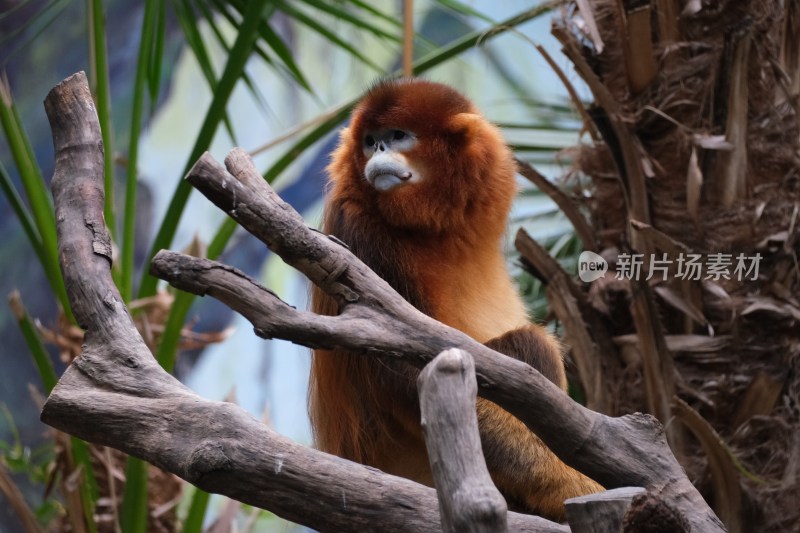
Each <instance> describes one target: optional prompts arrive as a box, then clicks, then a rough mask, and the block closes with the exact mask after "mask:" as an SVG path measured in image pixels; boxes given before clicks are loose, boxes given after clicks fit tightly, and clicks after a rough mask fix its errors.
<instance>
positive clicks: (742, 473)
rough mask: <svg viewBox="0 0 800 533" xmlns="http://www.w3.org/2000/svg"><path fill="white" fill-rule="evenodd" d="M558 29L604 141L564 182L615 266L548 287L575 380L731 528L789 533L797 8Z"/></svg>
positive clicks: (797, 195)
mask: <svg viewBox="0 0 800 533" xmlns="http://www.w3.org/2000/svg"><path fill="white" fill-rule="evenodd" d="M564 13H565V16H564V18H563V20H561V21H560V22H557V23H556V24H555V25H554V29H553V32H554V34H555V35H556V37H557V38H558V39H559V40H560V41H561V42H562V44H563V46H564V52H565V54H566V55H567V57H568V58H569V59H570V60H571V61H572V62H573V64H574V67H575V70H576V71H577V72H578V74H579V75H580V77H581V78H582V79H583V81H584V82H585V83H586V84H587V85H588V87H589V89H590V90H591V92H592V95H593V97H594V102H593V104H592V105H591V106H590V107H589V108H588V109H587V110H586V113H582V114H583V115H584V116H588V117H591V122H587V124H586V125H585V127H586V128H587V129H588V130H589V132H590V133H593V135H592V137H593V138H594V137H596V138H598V139H599V140H597V141H594V142H591V143H589V144H584V145H581V146H580V147H578V149H577V157H576V165H575V167H576V168H575V170H574V172H573V173H571V175H569V176H567V179H566V182H565V185H566V186H567V188H568V189H570V190H572V191H574V192H575V193H576V194H575V202H576V203H580V204H581V207H582V208H583V209H584V210H585V211H584V212H586V213H588V215H589V217H590V222H591V227H592V229H593V235H591V236H590V237H589V238H586V237H583V240H584V246H585V247H586V249H587V250H591V251H594V252H596V253H598V254H600V255H601V256H602V257H603V258H604V259H605V260H606V261H608V264H609V269H608V272H606V274H605V275H604V276H603V277H601V278H600V279H598V280H597V281H593V282H591V283H583V282H580V281H573V280H568V282H567V283H564V280H563V279H561V278H560V276H561V273H558V275H557V276H556V275H549V276H548V275H542V276H541V277H543V278H544V281H546V282H549V283H550V285H549V288H548V297H549V298H550V300H551V303H552V304H553V306H552V307H553V310H554V313H555V315H556V316H557V317H558V318H559V320H560V321H561V322H563V324H564V329H565V335H566V337H567V339H566V340H567V343H568V344H570V345H572V346H573V347H576V346H581V347H584V349H582V350H580V351H579V350H577V349H573V353H572V358H573V359H574V360H575V362H576V365H575V366H576V368H577V369H578V372H577V374H578V375H577V378H578V380H579V381H580V383H581V385H582V386H583V388H584V390H585V391H586V397H587V398H589V399H594V400H593V401H594V404H595V408H600V409H602V410H605V411H607V412H609V413H610V414H615V415H616V414H622V413H628V412H633V411H646V412H649V413H651V414H653V415H654V416H656V417H658V418H659V419H660V420H661V421H662V423H664V424H665V427H666V431H667V433H668V437H669V440H670V444H671V445H672V446H673V449H674V451H675V452H676V455H677V456H678V457H679V458H681V460H682V463H683V465H684V467H685V468H686V469H687V472H688V473H689V475H690V479H695V480H696V483H697V484H698V486H699V487H700V488H701V490H702V491H703V493H704V494H705V495H706V497H707V499H708V500H709V501H710V502H711V503H712V505H713V506H714V509H715V511H716V512H717V514H718V515H719V516H720V518H721V519H722V520H723V522H724V523H725V525H726V526H727V527H728V529H729V531H731V532H737V531H767V530H769V531H797V529H798V527H800V525H799V524H800V507H798V505H797V502H798V501H800V276H798V274H799V273H800V269H798V251H800V243H799V242H798V235H799V234H800V231H798V226H799V225H800V216H798V215H799V212H800V157H799V156H798V154H800V151H799V149H800V120H799V119H798V116H799V115H798V97H799V96H800V2H798V1H797V0H783V1H781V0H751V1H749V2H742V1H739V0H720V1H716V2H708V1H701V0H687V1H678V0H651V1H650V2H648V1H646V0H594V1H588V0H579V1H576V2H574V4H572V5H569V6H568V7H567V8H565V11H564ZM578 105H580V104H578ZM584 233H585V232H584ZM587 241H588V242H587ZM639 254H640V255H639ZM523 256H524V258H525V259H526V260H527V261H528V262H530V263H531V264H533V266H534V267H536V270H537V272H539V274H540V275H541V273H542V272H547V271H546V270H544V269H543V268H542V266H543V262H542V259H541V257H540V256H539V255H538V254H537V253H531V252H530V250H528V252H527V253H523ZM637 259H640V260H641V273H640V274H639V275H638V276H636V275H633V274H634V272H633V271H632V270H631V269H630V268H628V267H631V265H632V264H635V263H636V261H637ZM693 265H699V267H700V270H699V271H695V270H692V268H693ZM651 267H652V268H651ZM551 274H552V273H551ZM648 277H650V279H647V278H648ZM556 278H558V279H556ZM565 302H566V303H565ZM570 302H571V303H572V304H574V306H575V309H578V310H579V312H578V314H577V316H578V319H577V320H576V314H575V313H574V312H573V313H570V312H569V308H570V306H569V305H567V304H569V303H570ZM601 329H602V330H603V331H602V334H601V333H599V330H601ZM587 339H589V340H590V344H589V346H590V348H585V347H586V346H587ZM609 339H610V341H609ZM587 358H592V361H591V364H590V363H589V362H587V360H586V359H587ZM598 358H599V360H598ZM587 368H591V369H595V370H593V371H592V372H594V373H592V372H589V371H586V370H582V369H587ZM597 369H599V370H597ZM597 371H599V372H600V373H601V375H602V379H597V374H596V372H597ZM607 397H610V398H611V399H610V400H603V401H599V400H597V399H598V398H607Z"/></svg>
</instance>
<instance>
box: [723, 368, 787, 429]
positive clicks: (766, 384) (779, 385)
mask: <svg viewBox="0 0 800 533" xmlns="http://www.w3.org/2000/svg"><path fill="white" fill-rule="evenodd" d="M785 381H786V379H785V378H782V379H776V378H775V377H773V376H770V375H769V374H767V373H766V372H759V373H758V375H756V377H755V378H753V381H752V382H750V386H749V387H747V392H746V393H745V395H744V398H742V401H741V403H740V404H739V408H738V409H737V410H736V418H735V419H734V421H733V427H734V428H738V427H739V426H741V425H742V424H744V423H745V422H747V421H748V420H750V419H751V418H753V417H754V416H758V415H768V414H770V413H771V412H772V410H773V409H774V408H775V404H776V403H777V402H778V398H779V397H780V395H781V389H783V384H784V382H785Z"/></svg>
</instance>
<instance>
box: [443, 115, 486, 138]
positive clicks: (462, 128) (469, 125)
mask: <svg viewBox="0 0 800 533" xmlns="http://www.w3.org/2000/svg"><path fill="white" fill-rule="evenodd" d="M483 122H484V120H483V117H481V116H480V115H478V114H476V113H458V114H456V115H453V116H452V117H451V118H450V122H449V124H448V130H449V131H450V132H452V133H454V134H456V135H459V136H462V137H463V138H464V139H465V140H470V139H471V138H472V137H473V136H474V135H476V134H477V133H478V132H479V131H480V130H481V128H482V126H483Z"/></svg>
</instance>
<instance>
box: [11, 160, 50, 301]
mask: <svg viewBox="0 0 800 533" xmlns="http://www.w3.org/2000/svg"><path fill="white" fill-rule="evenodd" d="M0 188H2V190H3V194H5V196H6V198H7V199H8V203H9V204H11V209H13V210H14V214H15V215H16V216H17V220H19V222H20V224H21V225H22V230H23V231H24V232H25V235H26V236H27V237H28V241H29V242H30V243H31V246H33V251H34V252H36V257H37V258H38V259H39V263H41V264H42V266H44V265H46V264H47V254H46V253H45V251H44V246H43V245H42V238H41V237H40V236H39V230H37V229H36V224H35V222H34V221H33V218H32V217H31V214H30V212H29V211H28V208H27V207H26V206H25V203H24V202H23V200H22V197H21V196H20V195H19V193H18V192H17V189H16V187H14V183H13V182H12V181H11V176H9V175H8V172H6V167H4V166H3V163H2V162H0ZM52 274H53V273H52V271H51V270H49V269H47V268H45V275H47V280H48V281H49V282H50V286H51V287H55V285H56V284H57V283H58V281H59V280H57V279H52Z"/></svg>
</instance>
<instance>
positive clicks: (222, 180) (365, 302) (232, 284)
mask: <svg viewBox="0 0 800 533" xmlns="http://www.w3.org/2000/svg"><path fill="white" fill-rule="evenodd" d="M45 105H46V108H47V112H48V116H49V117H50V120H51V125H52V128H53V138H54V145H55V150H56V160H57V166H56V173H55V176H54V178H53V194H54V200H55V204H56V209H57V220H58V234H59V257H60V259H61V266H62V269H63V272H64V278H65V280H66V283H67V287H68V294H69V297H70V302H71V304H72V306H73V310H74V311H75V315H76V317H77V318H78V320H79V323H80V324H81V325H82V326H83V327H84V328H86V330H87V332H86V339H85V345H84V349H83V352H82V354H81V355H80V357H78V359H76V361H75V362H74V363H73V364H72V365H71V366H70V367H69V368H68V369H67V371H66V372H65V373H64V375H63V376H62V378H61V380H60V381H59V383H58V385H57V386H56V387H55V389H54V390H53V392H52V394H51V395H50V397H49V398H48V400H47V402H46V404H45V406H44V409H43V412H42V420H43V421H44V422H46V423H48V424H50V425H52V426H54V427H56V428H58V429H60V430H62V431H66V432H68V433H71V434H73V435H76V436H78V437H80V438H82V439H85V440H88V441H91V442H95V443H99V444H103V445H107V446H112V447H114V448H117V449H120V450H122V451H124V452H126V453H129V454H131V455H134V456H136V457H140V458H142V459H145V460H147V461H149V462H151V463H153V464H155V465H156V466H158V467H160V468H163V469H165V470H167V471H170V472H173V473H175V474H177V475H179V476H180V477H182V478H183V479H186V480H188V481H190V482H191V483H194V484H195V485H197V486H199V487H200V488H202V489H204V490H208V491H211V492H217V493H221V494H225V495H227V496H230V497H232V498H235V499H237V500H240V501H243V502H245V503H248V504H251V505H255V506H258V507H262V508H265V509H269V510H270V511H272V512H274V513H276V514H278V515H280V516H282V517H284V518H287V519H289V520H293V521H296V522H299V523H302V524H306V525H309V526H311V527H314V528H316V529H321V530H326V531H337V530H344V531H378V530H379V531H382V532H388V531H409V530H416V531H437V530H440V528H441V526H440V522H439V511H438V508H437V502H436V497H435V493H434V491H433V489H429V488H426V487H423V486H421V485H418V484H415V483H413V482H411V481H408V480H404V479H400V478H397V477H393V476H389V475H386V474H383V473H381V472H379V471H377V470H375V469H373V468H368V467H365V466H361V465H357V464H354V463H351V462H349V461H345V460H342V459H339V458H336V457H333V456H331V455H327V454H324V453H321V452H317V451H314V450H311V449H308V448H305V447H303V446H299V445H297V444H295V443H293V442H291V441H290V440H288V439H286V438H284V437H282V436H280V435H277V434H276V433H274V432H273V431H271V430H269V429H268V428H267V427H265V426H263V425H261V424H259V423H258V422H257V421H256V420H255V419H253V418H252V417H250V416H249V415H247V414H246V413H245V412H244V411H243V410H241V409H240V408H239V407H237V406H235V405H231V404H226V403H218V402H210V401H206V400H203V399H201V398H199V397H198V396H196V395H195V394H193V393H192V392H191V391H190V390H188V389H187V388H186V387H184V386H183V385H181V384H180V383H179V382H177V381H176V380H175V379H173V378H172V377H171V376H170V375H168V374H167V373H166V372H164V371H163V370H162V369H161V368H160V367H159V366H158V365H157V363H156V361H155V360H154V359H153V357H152V356H151V354H150V352H149V351H148V349H147V347H146V346H145V344H144V342H143V341H142V339H141V337H140V336H139V335H138V333H137V332H136V329H135V328H134V325H133V322H132V321H131V317H130V315H129V314H128V311H127V309H126V308H125V305H124V303H123V301H122V300H121V298H120V296H119V293H118V292H117V289H116V287H115V286H114V284H113V282H112V280H111V276H110V261H109V257H110V241H109V238H108V233H107V231H106V229H105V227H104V224H103V218H102V206H103V191H102V175H103V171H102V143H101V142H100V134H99V127H98V126H97V117H96V114H95V111H94V107H93V105H92V101H91V96H90V93H89V90H88V86H87V85H86V80H85V76H84V75H83V74H78V75H74V76H72V77H70V78H68V79H67V80H65V81H64V82H62V83H61V84H59V85H58V86H56V88H54V89H53V91H52V92H51V93H50V95H48V98H47V101H46V104H45ZM226 165H227V169H228V170H227V171H226V169H225V168H223V167H222V166H221V165H219V164H218V163H216V161H214V160H213V159H212V158H211V157H210V156H209V155H208V154H206V155H204V156H203V157H202V158H201V159H200V160H199V161H198V163H197V164H196V165H195V167H194V168H193V169H192V171H191V172H190V174H189V176H188V177H187V179H188V180H189V181H190V182H191V183H192V184H193V185H194V186H195V187H197V188H198V189H199V190H201V192H203V194H205V195H206V196H207V197H209V198H210V199H211V200H212V201H213V202H214V203H215V204H217V205H218V206H219V207H220V208H222V209H223V210H225V212H227V213H228V214H230V215H231V216H232V217H233V218H234V219H236V220H237V221H238V222H239V223H240V224H242V225H243V226H244V227H245V228H246V229H248V231H250V232H251V233H253V234H254V235H256V236H257V237H259V238H260V239H261V240H262V241H264V242H265V243H266V244H267V245H268V246H269V247H270V248H271V249H272V250H273V251H274V252H276V253H277V254H278V255H280V256H281V257H282V258H283V259H284V260H285V261H286V262H287V263H289V264H291V265H293V266H295V267H296V268H297V269H298V270H300V271H301V272H303V273H304V274H305V275H306V276H307V277H308V278H309V279H310V280H311V281H313V282H314V283H316V284H317V285H319V286H320V287H321V288H322V289H323V290H325V291H326V292H328V293H329V294H331V295H333V296H334V297H335V298H337V299H338V300H339V302H340V304H341V307H342V312H341V314H340V315H339V316H336V317H323V316H316V315H313V314H311V313H307V312H302V311H297V310H295V309H293V308H292V307H290V306H288V305H286V304H285V303H284V302H282V301H281V300H280V299H278V298H277V297H276V296H275V294H274V293H271V292H270V291H269V290H268V289H266V288H264V287H262V286H261V285H259V284H258V283H257V282H255V281H253V280H251V279H249V278H248V277H247V276H245V275H244V274H242V273H241V272H239V271H237V270H235V269H233V268H230V267H227V266H224V265H221V264H219V263H216V262H213V261H208V260H204V259H198V258H193V257H189V256H185V255H181V254H175V253H172V252H163V251H162V252H161V253H159V255H158V256H157V257H156V258H155V259H154V261H153V265H152V271H153V272H154V273H156V274H157V275H159V276H161V277H162V278H163V279H167V280H168V281H170V282H171V283H173V284H174V285H176V286H178V287H180V288H183V289H185V290H188V291H190V292H193V293H196V294H211V295H212V296H214V297H216V298H219V299H220V300H221V301H223V302H225V303H227V304H229V305H230V306H231V307H233V308H234V309H236V310H238V311H239V312H241V313H242V314H243V315H244V316H245V317H246V318H248V319H249V320H250V321H251V322H252V323H253V325H254V326H255V331H256V333H257V334H259V335H261V336H264V337H278V338H283V339H287V340H291V341H294V342H298V343H301V344H305V345H310V346H324V347H328V348H332V347H343V348H347V349H349V350H354V351H358V352H361V353H364V354H365V356H366V357H377V356H379V357H389V358H401V359H403V360H405V361H408V362H410V363H413V364H415V365H418V366H420V367H422V366H424V365H425V364H426V363H428V362H430V361H431V360H433V358H434V357H435V356H436V355H438V354H439V353H440V352H442V351H444V350H445V349H448V348H459V349H462V350H464V351H467V352H468V353H470V354H471V355H472V356H473V358H474V361H475V374H476V378H477V383H478V387H479V394H480V395H481V396H483V397H485V398H487V399H489V400H491V401H493V402H495V403H497V404H498V405H500V406H501V407H503V408H504V409H506V410H508V411H509V412H510V413H512V414H513V415H515V416H516V417H518V418H519V419H520V420H522V421H523V422H524V423H525V424H526V425H527V426H528V427H529V428H530V429H532V430H533V431H535V432H536V433H537V435H539V437H540V438H541V439H542V440H543V441H544V442H545V443H546V444H547V445H548V446H549V447H550V448H551V449H552V450H554V451H555V453H556V454H557V455H558V456H559V457H560V458H561V459H562V460H563V461H564V462H566V463H567V464H569V465H570V466H572V467H574V468H576V469H578V470H580V471H582V472H584V473H585V474H587V475H589V476H591V477H592V478H594V479H595V480H597V481H598V482H600V483H602V484H603V485H605V486H606V487H609V488H611V487H620V486H627V485H633V486H642V487H646V488H647V489H648V490H657V493H658V495H659V497H661V498H663V499H665V500H668V501H669V502H670V504H671V506H672V507H673V508H674V509H676V510H677V511H678V512H679V513H681V514H683V515H684V516H685V517H686V519H687V520H688V523H689V524H690V525H691V528H692V530H694V531H722V530H723V528H722V525H721V523H720V522H719V520H718V519H717V518H716V516H714V514H713V512H712V511H711V510H710V509H709V507H708V505H707V504H706V503H705V501H704V500H703V499H702V497H701V496H700V494H699V493H698V492H697V490H696V489H695V488H694V487H693V486H692V484H691V483H690V482H689V480H688V479H687V478H686V476H685V474H684V473H683V470H682V469H681V467H680V465H679V464H678V462H677V461H676V460H675V458H674V456H673V455H672V453H671V452H670V450H669V448H668V446H667V444H666V442H665V440H664V437H663V430H662V428H661V426H660V424H658V422H657V421H656V420H655V419H653V418H652V417H650V416H647V415H642V414H634V415H629V416H624V417H620V418H610V417H607V416H604V415H600V414H598V413H596V412H593V411H590V410H588V409H586V408H584V407H582V406H581V405H579V404H577V403H575V402H574V401H572V400H571V399H570V398H569V397H568V396H567V395H566V394H564V393H563V392H562V391H561V390H560V389H559V388H558V387H556V386H555V385H553V384H552V383H551V382H550V381H549V380H547V379H546V378H544V377H543V376H542V375H541V374H539V373H538V372H537V371H536V370H534V369H533V368H531V367H530V366H528V365H526V364H524V363H522V362H520V361H517V360H514V359H511V358H508V357H505V356H503V355H501V354H499V353H497V352H494V351H492V350H490V349H489V348H487V347H485V346H483V345H482V344H479V343H477V342H476V341H474V340H472V339H471V338H469V337H468V336H466V335H464V334H463V333H461V332H459V331H457V330H455V329H452V328H449V327H446V326H444V325H442V324H440V323H438V322H436V321H435V320H433V319H431V318H430V317H427V316H426V315H424V314H422V313H420V312H419V311H417V310H416V309H414V308H413V307H412V306H411V305H410V304H408V303H407V302H405V301H404V300H403V299H402V298H401V297H400V296H399V295H398V294H397V293H396V292H394V291H393V290H392V289H391V287H390V286H389V285H388V284H387V283H386V282H384V281H383V280H381V279H380V278H379V277H378V276H377V275H376V274H375V273H373V272H372V271H371V270H369V269H368V268H367V267H366V266H365V265H364V264H363V263H361V261H359V260H358V259H357V258H356V257H355V256H353V255H352V254H351V253H350V252H349V250H348V249H347V248H346V247H345V246H343V245H342V244H341V243H340V242H338V240H337V239H335V238H333V237H327V236H325V235H322V234H321V233H319V232H317V231H314V230H312V229H310V228H308V227H307V226H306V225H305V223H304V222H303V220H302V218H301V217H300V216H299V215H298V214H297V213H296V212H294V210H292V209H291V207H289V206H288V205H287V204H285V203H284V202H283V201H282V200H280V198H279V197H278V196H277V195H276V194H275V193H274V191H272V189H271V188H270V187H269V185H268V184H267V183H266V182H265V181H264V180H263V179H262V178H261V176H260V175H259V174H258V172H256V170H255V168H254V167H253V165H252V162H251V161H250V160H249V158H248V157H247V156H246V154H245V153H244V152H243V151H241V150H234V151H233V152H231V154H230V155H229V157H228V158H227V160H226ZM508 527H509V529H510V530H513V531H564V528H563V527H561V526H558V525H557V524H553V523H551V522H547V521H545V520H542V519H540V518H537V517H530V516H525V515H519V514H515V513H509V514H508Z"/></svg>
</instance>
